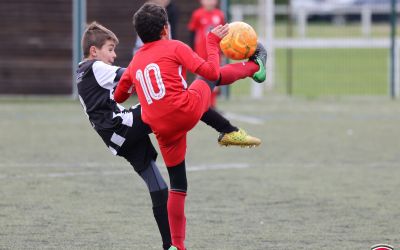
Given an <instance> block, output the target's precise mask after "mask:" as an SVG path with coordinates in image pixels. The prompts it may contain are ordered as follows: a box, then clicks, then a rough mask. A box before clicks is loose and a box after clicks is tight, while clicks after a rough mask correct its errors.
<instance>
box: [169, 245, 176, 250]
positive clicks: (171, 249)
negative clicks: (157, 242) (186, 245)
mask: <svg viewBox="0 0 400 250" xmlns="http://www.w3.org/2000/svg"><path fill="white" fill-rule="evenodd" d="M168 250H178V248H176V247H174V246H171V247H170V248H169V249H168Z"/></svg>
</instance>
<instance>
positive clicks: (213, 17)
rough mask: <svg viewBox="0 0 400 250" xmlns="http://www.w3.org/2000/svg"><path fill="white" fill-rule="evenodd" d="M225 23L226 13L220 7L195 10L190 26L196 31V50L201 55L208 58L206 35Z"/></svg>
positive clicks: (190, 28)
mask: <svg viewBox="0 0 400 250" xmlns="http://www.w3.org/2000/svg"><path fill="white" fill-rule="evenodd" d="M224 23H225V20H224V13H223V12H222V11H221V10H220V9H214V10H206V9H205V8H199V9H197V10H195V11H194V12H193V14H192V17H191V19H190V22H189V24H188V28H189V30H190V31H193V32H195V40H194V51H196V53H197V54H199V56H201V57H202V58H204V59H207V50H206V36H207V34H208V32H210V31H211V30H212V29H213V28H215V27H216V26H218V25H220V24H224Z"/></svg>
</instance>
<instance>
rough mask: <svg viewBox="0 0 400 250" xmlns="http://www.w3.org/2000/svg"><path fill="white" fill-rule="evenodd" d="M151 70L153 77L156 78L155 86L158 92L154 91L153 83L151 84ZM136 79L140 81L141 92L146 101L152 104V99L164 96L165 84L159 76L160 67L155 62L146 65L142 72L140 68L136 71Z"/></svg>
mask: <svg viewBox="0 0 400 250" xmlns="http://www.w3.org/2000/svg"><path fill="white" fill-rule="evenodd" d="M151 70H152V71H153V72H154V77H155V79H156V82H157V87H158V89H159V91H158V93H156V92H155V90H154V88H153V85H152V84H151V79H150V71H151ZM136 79H137V80H138V81H139V82H140V85H141V86H142V89H143V93H144V95H145V97H146V101H147V103H148V104H152V103H153V99H154V100H160V99H161V98H163V97H164V96H165V86H164V83H163V80H162V78H161V72H160V67H158V65H157V64H155V63H150V64H149V65H147V66H146V68H145V69H144V72H142V71H141V70H140V69H139V70H138V71H136Z"/></svg>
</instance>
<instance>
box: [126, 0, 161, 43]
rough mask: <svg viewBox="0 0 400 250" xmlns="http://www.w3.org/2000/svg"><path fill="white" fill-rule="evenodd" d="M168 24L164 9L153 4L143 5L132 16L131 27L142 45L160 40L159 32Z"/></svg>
mask: <svg viewBox="0 0 400 250" xmlns="http://www.w3.org/2000/svg"><path fill="white" fill-rule="evenodd" d="M167 24H168V15H167V12H166V11H165V9H164V8H163V7H161V6H159V5H157V4H154V3H146V4H144V5H143V6H142V7H141V8H140V9H139V10H138V11H136V13H135V14H134V15H133V25H134V26H135V29H136V32H137V34H138V36H139V37H140V39H142V41H143V42H144V43H148V42H153V41H157V40H160V39H161V31H162V30H163V28H164V26H165V25H167Z"/></svg>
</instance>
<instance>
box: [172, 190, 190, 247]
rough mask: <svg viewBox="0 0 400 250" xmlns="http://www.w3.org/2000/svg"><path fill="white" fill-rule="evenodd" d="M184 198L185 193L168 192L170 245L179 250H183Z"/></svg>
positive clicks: (184, 227)
mask: <svg viewBox="0 0 400 250" xmlns="http://www.w3.org/2000/svg"><path fill="white" fill-rule="evenodd" d="M185 198H186V193H182V192H176V191H169V196H168V218H169V228H170V230H171V238H172V245H174V246H175V247H177V248H178V249H179V250H185V243H184V241H185V233H186V217H185Z"/></svg>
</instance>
